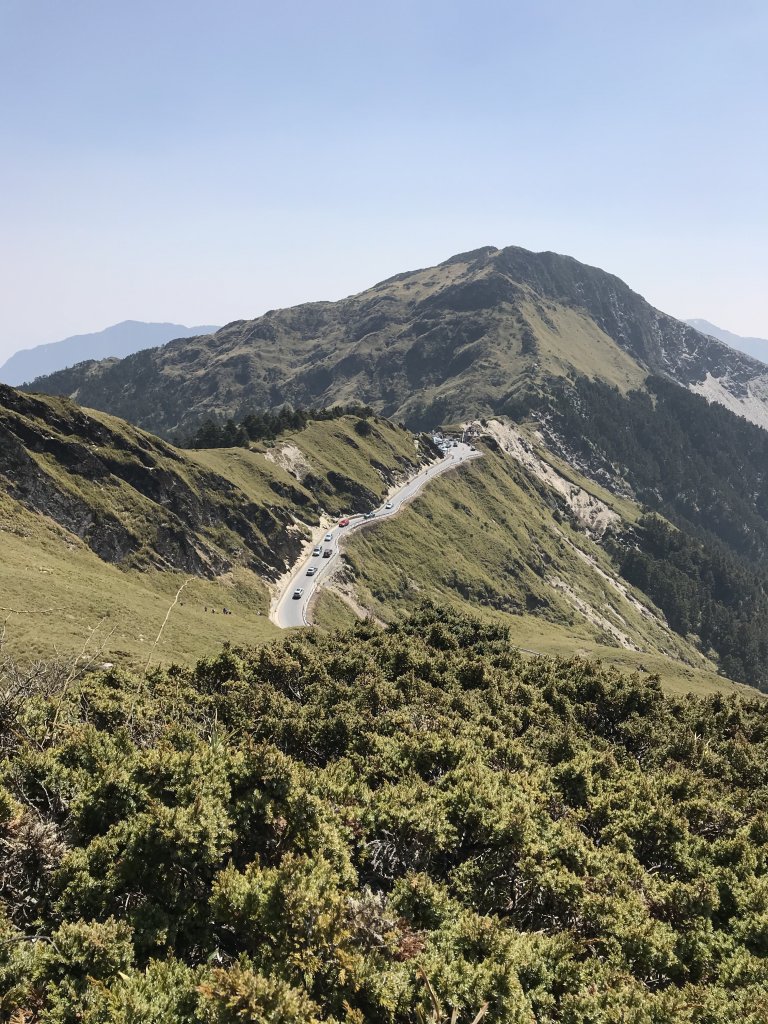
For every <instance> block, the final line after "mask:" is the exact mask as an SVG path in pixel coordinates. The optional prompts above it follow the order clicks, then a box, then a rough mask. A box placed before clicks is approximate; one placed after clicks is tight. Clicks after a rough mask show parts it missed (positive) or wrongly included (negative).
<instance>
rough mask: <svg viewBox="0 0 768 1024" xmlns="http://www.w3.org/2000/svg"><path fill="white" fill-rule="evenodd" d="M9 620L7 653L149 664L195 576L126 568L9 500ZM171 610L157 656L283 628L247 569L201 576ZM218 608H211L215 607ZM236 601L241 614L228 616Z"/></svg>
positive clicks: (2, 573)
mask: <svg viewBox="0 0 768 1024" xmlns="http://www.w3.org/2000/svg"><path fill="white" fill-rule="evenodd" d="M0 544H2V552H3V557H2V559H0V620H2V621H5V624H6V626H5V628H6V650H7V652H8V653H10V654H12V655H14V656H18V657H23V658H35V657H46V658H47V657H51V656H53V655H54V654H55V653H57V652H59V653H61V654H64V655H71V654H75V653H80V652H81V651H82V650H83V648H84V647H86V650H87V652H88V653H93V654H98V655H99V658H98V660H100V661H103V660H107V661H112V660H116V659H118V658H119V659H120V660H121V661H125V662H128V663H129V664H132V665H142V666H143V665H144V664H145V663H146V661H147V658H148V657H149V655H150V651H151V650H152V646H153V643H154V640H155V638H156V637H157V634H158V632H159V630H160V627H161V625H162V623H163V619H164V618H165V614H166V612H167V610H168V608H169V606H170V605H171V603H172V601H173V599H174V596H175V594H176V591H177V590H178V588H179V587H180V586H181V585H182V583H184V581H185V580H186V579H190V577H187V576H184V575H182V574H181V573H175V572H157V571H152V570H150V571H145V572H139V571H136V570H129V571H123V570H121V569H119V568H117V566H114V565H110V564H108V563H107V562H104V561H102V560H101V559H100V558H99V557H98V556H97V555H95V554H94V553H93V552H92V551H90V550H89V549H88V548H87V547H86V546H85V545H84V544H83V543H82V542H81V541H79V540H78V539H77V538H76V537H74V536H73V535H72V534H71V533H68V532H67V531H65V530H62V529H61V528H60V527H58V526H56V524H54V523H52V521H51V520H50V519H48V518H47V517H45V516H41V515H37V514H35V513H32V512H28V511H27V510H26V509H24V508H22V507H21V506H20V505H19V504H18V503H17V502H15V501H13V500H12V499H10V498H8V497H6V496H2V497H0ZM180 602H182V603H180V604H177V605H176V607H175V608H174V609H173V612H172V614H171V615H170V616H169V619H168V623H167V625H166V627H165V630H164V631H163V636H162V638H161V640H160V642H159V643H158V645H157V648H156V649H155V654H154V658H155V660H164V661H165V660H181V661H187V662H192V661H194V659H195V658H198V657H202V656H204V655H206V654H209V653H210V652H211V651H213V650H215V649H216V648H217V647H219V646H220V645H221V644H222V643H223V642H224V641H225V640H232V641H235V642H238V643H259V642H262V641H265V640H268V639H270V638H272V637H274V636H276V635H277V633H278V630H277V629H276V627H274V626H272V624H271V623H270V622H269V619H268V618H267V615H266V611H267V606H268V593H267V589H266V587H265V586H264V584H263V582H262V581H261V580H260V579H258V578H257V577H256V576H255V575H254V574H253V573H252V572H250V571H249V570H247V569H239V570H236V571H235V572H234V573H233V574H232V575H231V576H229V577H226V578H222V579H218V580H202V579H197V578H192V581H191V582H190V583H189V584H188V585H187V587H186V588H185V590H184V592H183V593H182V595H181V597H180ZM206 605H207V606H208V608H209V609H210V608H211V607H216V608H217V613H216V614H213V613H212V612H210V611H209V612H205V611H204V608H205V606H206ZM224 606H226V607H228V608H229V609H231V610H232V612H233V614H232V615H227V616H225V615H223V614H221V611H222V608H223V607H224Z"/></svg>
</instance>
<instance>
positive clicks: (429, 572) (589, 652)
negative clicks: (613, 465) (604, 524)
mask: <svg viewBox="0 0 768 1024" xmlns="http://www.w3.org/2000/svg"><path fill="white" fill-rule="evenodd" d="M531 450H533V446H531ZM553 461H554V460H553ZM543 466H544V469H549V471H550V473H551V474H552V479H556V481H557V482H558V483H559V484H560V485H561V487H564V489H565V492H566V493H567V494H568V495H569V498H570V500H571V503H572V505H573V506H574V507H575V508H576V509H577V511H579V510H580V511H581V515H583V516H584V517H587V519H588V518H589V517H590V516H592V517H593V518H595V519H596V520H597V521H598V525H599V522H600V520H601V519H605V518H606V517H607V518H608V521H609V522H610V523H611V524H612V525H613V526H614V528H617V527H618V526H619V525H620V524H621V523H622V522H624V523H626V522H631V521H632V520H633V519H636V518H637V517H638V516H639V514H640V509H639V508H638V507H637V506H635V505H633V504H632V503H631V502H630V501H628V500H626V499H622V498H616V497H614V496H613V495H610V494H609V493H608V492H606V491H604V490H603V489H602V488H600V487H598V486H597V485H595V484H593V483H592V482H591V481H589V480H587V479H585V478H583V477H580V476H579V474H577V473H576V472H575V471H573V470H569V472H568V476H567V477H565V476H564V475H563V474H561V473H560V472H559V469H557V463H554V465H552V466H550V465H549V464H547V463H544V464H543ZM571 492H572V493H573V497H570V495H571ZM590 502H591V504H590ZM595 525H596V524H595V523H593V524H592V529H590V526H589V524H588V522H587V521H586V520H585V519H580V518H579V517H578V515H576V514H575V513H574V511H573V508H572V507H571V506H569V504H568V502H567V501H566V500H565V498H564V496H563V494H562V493H561V492H560V491H558V490H556V489H555V488H554V487H553V486H551V484H549V483H547V482H546V481H545V480H542V479H540V478H539V477H537V476H536V475H535V474H534V473H532V472H531V471H530V470H529V469H528V468H527V467H525V466H524V465H521V463H520V462H518V461H517V460H516V459H514V458H512V457H511V456H510V455H508V454H506V453H503V452H502V451H501V450H499V449H498V448H497V447H496V446H494V447H488V448H487V449H486V452H485V456H484V458H483V459H481V460H479V461H477V462H473V463H470V464H469V465H467V466H466V467H463V468H462V469H460V470H459V471H457V472H456V473H450V474H447V475H445V476H441V477H439V478H437V479H436V480H435V481H434V482H433V483H432V484H431V485H430V486H429V488H428V489H427V490H425V491H424V492H422V493H421V494H420V495H419V497H418V498H416V500H415V501H414V502H412V503H411V504H410V505H409V506H408V507H407V508H406V510H404V511H403V512H402V513H401V514H400V515H399V516H398V517H397V518H396V519H394V520H389V521H387V522H383V523H380V524H378V525H377V526H375V527H374V528H373V529H364V530H361V531H358V532H357V533H355V534H353V535H352V536H351V537H350V539H349V541H348V542H347V544H346V546H345V561H346V562H347V565H348V569H347V570H346V572H344V573H341V574H340V575H339V576H338V577H337V580H336V583H335V585H334V587H333V589H332V590H331V592H329V593H328V594H325V595H323V596H322V597H321V598H320V600H319V602H318V603H317V611H316V621H317V622H318V624H319V625H321V626H324V627H326V628H332V627H334V626H335V625H337V624H338V625H344V624H346V623H347V622H348V621H349V615H350V608H349V605H348V604H345V602H344V600H343V598H345V597H346V596H347V595H348V594H350V593H352V594H353V595H354V599H355V601H356V602H357V603H358V604H359V605H360V606H361V607H362V608H363V609H364V610H366V611H368V612H369V613H370V614H372V615H373V616H375V617H376V618H377V619H379V620H381V621H384V622H391V621H394V620H395V619H396V618H397V616H398V615H399V614H400V613H401V612H402V611H410V610H413V609H414V608H415V607H417V606H418V605H419V604H420V603H421V602H422V601H423V600H424V599H425V598H426V599H429V600H430V601H432V602H434V603H435V604H436V605H437V606H438V607H439V608H442V609H446V610H463V611H472V613H473V614H479V615H480V616H481V617H482V618H483V620H484V621H488V622H497V623H501V622H503V623H504V624H505V625H506V626H509V628H510V629H511V635H512V636H513V638H514V640H515V642H516V643H518V644H519V645H520V646H521V647H524V648H529V649H531V650H534V651H541V652H542V653H545V654H556V655H559V656H568V655H569V654H571V653H573V652H576V653H579V654H582V655H584V656H588V657H599V658H601V659H603V660H605V661H607V662H608V663H611V664H615V665H617V666H620V667H625V668H637V667H639V666H642V667H643V668H644V669H645V670H647V671H650V672H660V673H661V674H662V676H663V678H664V680H665V684H666V685H668V686H669V687H671V688H675V689H678V690H696V691H698V692H711V691H713V690H726V691H727V690H734V689H737V688H738V686H737V684H734V683H731V682H730V681H728V680H726V679H723V677H722V676H721V675H718V671H717V665H716V664H715V663H714V662H713V661H711V660H710V659H709V658H707V657H705V656H704V655H703V654H702V653H701V652H700V651H699V650H698V649H697V648H696V646H695V645H694V644H692V643H691V642H689V641H688V640H686V639H685V638H684V637H681V636H679V635H677V634H676V633H675V632H673V631H672V630H671V629H670V628H669V627H668V625H667V624H666V621H665V619H664V616H663V615H662V614H661V613H660V612H659V610H658V609H657V608H656V607H655V606H654V604H653V603H652V602H651V601H650V600H649V599H648V598H647V597H646V596H645V595H644V594H643V593H642V592H640V591H637V590H635V589H634V588H632V587H630V586H629V585H628V584H627V583H626V582H625V581H623V580H622V579H621V578H620V576H619V575H618V573H617V571H616V567H615V566H614V565H613V564H612V562H611V560H610V558H609V557H608V555H607V554H606V552H605V550H604V549H603V547H602V546H601V545H600V544H599V543H598V542H597V537H596V536H595V534H594V528H595ZM742 689H748V688H742Z"/></svg>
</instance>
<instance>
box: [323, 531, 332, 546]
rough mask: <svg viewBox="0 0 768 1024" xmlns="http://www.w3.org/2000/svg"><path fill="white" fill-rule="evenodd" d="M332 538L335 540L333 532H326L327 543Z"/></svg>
mask: <svg viewBox="0 0 768 1024" xmlns="http://www.w3.org/2000/svg"><path fill="white" fill-rule="evenodd" d="M330 540H333V534H332V533H326V535H325V543H326V544H327V543H328V541H330Z"/></svg>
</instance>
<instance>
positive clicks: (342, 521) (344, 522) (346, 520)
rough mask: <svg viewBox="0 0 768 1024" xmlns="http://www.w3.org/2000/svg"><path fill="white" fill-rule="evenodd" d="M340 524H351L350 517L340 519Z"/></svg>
mask: <svg viewBox="0 0 768 1024" xmlns="http://www.w3.org/2000/svg"><path fill="white" fill-rule="evenodd" d="M339 526H349V520H348V519H340V520H339Z"/></svg>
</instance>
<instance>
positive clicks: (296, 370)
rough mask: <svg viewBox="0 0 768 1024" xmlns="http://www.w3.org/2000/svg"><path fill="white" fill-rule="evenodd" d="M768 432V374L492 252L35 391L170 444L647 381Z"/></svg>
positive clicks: (553, 261) (583, 283) (643, 313)
mask: <svg viewBox="0 0 768 1024" xmlns="http://www.w3.org/2000/svg"><path fill="white" fill-rule="evenodd" d="M649 372H652V373H657V374H663V375H665V376H668V377H670V378H671V379H673V380H675V381H677V382H678V383H680V384H682V385H683V386H685V387H692V388H695V389H698V390H700V391H705V392H706V393H707V395H708V396H709V397H712V398H715V399H717V400H718V401H721V402H723V403H725V404H728V405H730V406H731V407H732V408H735V409H738V410H741V411H743V412H744V414H745V415H748V416H749V417H750V418H751V419H753V420H754V421H755V422H758V423H762V424H763V425H768V404H767V403H768V371H766V368H765V366H764V365H763V364H762V363H759V362H757V361H756V360H753V359H751V358H750V357H748V356H746V355H743V354H741V353H737V352H734V351H733V350H732V349H730V348H729V347H728V346H726V345H723V344H722V343H720V342H717V341H715V340H713V339H711V338H708V337H706V336H705V335H703V334H701V333H700V332H698V331H696V330H695V329H694V328H692V327H690V326H689V325H687V324H685V323H682V322H680V321H678V320H675V319H673V318H672V317H670V316H667V315H666V314H664V313H661V312H659V311H658V310H656V309H654V308H653V307H652V306H651V305H649V303H647V302H646V301H645V300H644V299H643V298H642V297H641V296H640V295H637V294H636V293H635V292H633V291H632V290H631V289H630V288H628V287H627V285H625V284H624V283H623V282H622V281H620V280H619V279H618V278H617V277H614V276H613V275H611V274H607V273H605V272H604V271H602V270H599V269H597V268H594V267H588V266H585V265H584V264H581V263H579V262H577V261H576V260H574V259H571V258H570V257H567V256H560V255H557V254H555V253H547V252H545V253H532V252H528V251H526V250H524V249H519V248H515V247H510V248H507V249H501V250H499V249H495V248H492V247H486V248H483V249H478V250H476V251H474V252H470V253H464V254H461V255H459V256H454V257H453V258H451V259H449V260H447V261H446V262H444V263H441V264H440V265H439V266H437V267H432V268H429V269H426V270H418V271H414V272H410V273H405V274H399V275H397V276H396V277H393V278H390V279H389V280H387V281H383V282H382V283H380V284H378V285H376V286H375V287H373V288H371V289H369V290H368V291H366V292H362V293H361V294H359V295H355V296H352V297H350V298H348V299H344V300H342V301H340V302H316V303H311V304H307V305H303V306H296V307H294V308H292V309H285V310H275V311H271V312H269V313H267V314H266V315H265V316H263V317H260V318H259V319H257V320H251V321H237V322H235V323H232V324H229V325H227V326H226V327H224V328H222V329H221V330H220V331H218V332H216V334H214V335H213V336H211V337H202V338H196V339H189V340H187V339H181V340H179V341H175V342H172V343H171V344H169V345H167V346H165V347H164V348H162V349H156V350H148V351H144V352H140V353H137V354H135V355H133V356H129V357H127V358H126V359H125V360H123V361H121V362H118V363H106V364H105V363H95V364H94V363H92V364H88V365H85V366H82V367H77V368H76V369H75V370H71V371H67V372H66V373H63V374H54V375H52V376H50V377H47V378H43V379H40V380H37V381H35V383H34V388H35V389H36V390H41V391H45V392H48V393H61V394H68V395H73V396H74V397H76V398H77V400H78V401H80V402H82V403H83V404H87V405H90V406H93V407H95V408H100V409H104V410H107V411H110V412H113V413H115V414H116V415H120V416H123V417H125V418H126V419H129V420H131V421H132V422H135V423H137V424H139V425H141V426H143V427H145V428H147V429H152V430H154V431H157V432H159V433H161V434H164V435H165V436H174V435H177V434H181V435H183V434H184V433H187V432H189V431H190V430H191V429H192V428H193V427H194V426H196V425H197V424H198V423H199V422H200V420H201V419H202V418H204V417H206V416H214V417H227V416H235V417H237V416H241V415H243V414H244V413H246V412H248V411H249V410H252V409H256V408H272V407H275V406H277V405H280V404H281V403H283V402H286V401H288V402H291V403H293V404H295V405H301V406H311V405H330V404H333V403H334V402H340V401H341V402H347V401H350V400H353V399H356V400H359V401H363V402H366V403H367V404H370V405H372V406H373V407H374V408H376V409H377V410H378V411H380V412H382V413H383V414H385V415H387V416H390V417H393V418H395V419H402V420H405V421H406V422H408V423H409V424H411V425H413V426H420V427H426V426H430V425H432V424H434V423H435V422H440V421H450V420H457V419H464V418H470V417H474V416H477V415H483V414H490V413H499V412H505V411H506V410H507V408H508V407H509V405H510V404H511V403H514V401H515V399H516V396H517V394H518V392H519V391H520V389H521V388H523V387H527V386H529V385H531V384H534V385H538V386H542V385H544V384H545V382H546V381H547V380H548V379H550V378H552V377H560V376H568V375H573V374H576V375H584V376H587V377H589V378H597V379H601V380H605V381H607V382H609V383H611V384H615V385H617V386H618V387H620V388H621V389H622V390H627V389H629V388H631V387H637V386H639V385H640V384H641V383H642V381H643V380H644V378H645V376H646V375H647V374H648V373H649Z"/></svg>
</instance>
